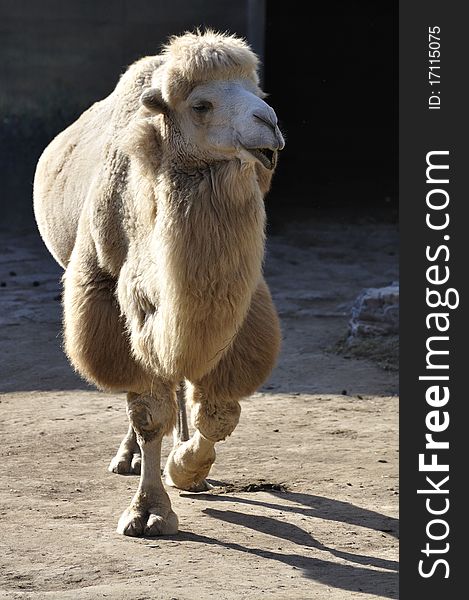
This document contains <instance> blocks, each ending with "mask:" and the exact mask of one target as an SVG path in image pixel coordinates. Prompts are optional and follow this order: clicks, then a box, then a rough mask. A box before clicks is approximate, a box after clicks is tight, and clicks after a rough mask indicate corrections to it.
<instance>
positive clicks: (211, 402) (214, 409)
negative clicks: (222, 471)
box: [165, 385, 241, 492]
mask: <svg viewBox="0 0 469 600" xmlns="http://www.w3.org/2000/svg"><path fill="white" fill-rule="evenodd" d="M188 390H189V395H190V396H191V400H192V403H193V407H192V421H193V424H194V427H195V428H196V431H195V433H194V435H193V436H192V437H191V438H190V439H189V440H187V441H183V440H181V439H179V440H176V443H175V446H174V448H173V450H172V451H171V454H170V455H169V457H168V461H167V463H166V467H165V481H166V483H167V484H168V485H171V486H173V487H177V488H179V489H182V490H188V491H191V492H203V491H207V490H209V489H211V488H212V486H211V485H210V484H209V483H208V482H207V481H206V479H205V478H206V477H207V476H208V474H209V472H210V469H211V467H212V464H213V463H214V462H215V458H216V452H215V444H216V443H217V442H219V441H221V440H224V439H225V438H226V437H228V436H229V435H230V434H231V433H232V432H233V431H234V429H235V427H236V425H237V424H238V421H239V415H240V412H241V407H240V405H239V402H238V401H237V400H232V399H230V400H227V399H223V398H214V397H212V398H210V397H208V396H207V395H206V393H204V392H205V390H204V391H202V389H201V388H200V387H199V386H196V385H189V386H188Z"/></svg>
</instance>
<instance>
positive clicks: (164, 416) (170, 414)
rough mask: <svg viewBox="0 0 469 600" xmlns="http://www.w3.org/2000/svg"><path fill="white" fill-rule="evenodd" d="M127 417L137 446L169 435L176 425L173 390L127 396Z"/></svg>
mask: <svg viewBox="0 0 469 600" xmlns="http://www.w3.org/2000/svg"><path fill="white" fill-rule="evenodd" d="M127 415H128V417H129V421H130V423H131V425H132V427H133V429H134V431H135V433H136V435H137V440H138V442H139V444H142V443H145V442H151V441H152V440H153V439H154V438H156V437H160V438H161V437H163V436H165V435H168V434H169V433H171V431H172V430H173V429H174V427H175V425H176V415H177V406H176V399H175V392H174V390H173V389H166V390H159V391H158V393H157V394H156V393H152V394H134V393H129V394H128V395H127Z"/></svg>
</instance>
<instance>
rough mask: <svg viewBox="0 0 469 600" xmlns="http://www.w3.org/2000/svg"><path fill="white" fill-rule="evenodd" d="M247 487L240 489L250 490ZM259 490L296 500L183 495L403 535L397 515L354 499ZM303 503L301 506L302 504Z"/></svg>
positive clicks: (200, 494)
mask: <svg viewBox="0 0 469 600" xmlns="http://www.w3.org/2000/svg"><path fill="white" fill-rule="evenodd" d="M209 482H210V483H211V484H212V485H217V486H219V485H220V486H223V485H226V483H223V482H219V481H213V480H209ZM246 487H249V486H244V487H243V489H240V490H239V491H246V489H245V488H246ZM258 487H259V488H260V489H259V491H268V493H269V494H270V495H271V496H273V498H274V499H277V498H278V499H279V500H288V501H289V502H291V503H292V504H285V503H283V502H276V501H275V500H273V501H272V502H266V501H263V500H257V499H254V498H241V497H239V496H232V495H229V494H225V493H221V494H220V493H218V494H217V493H216V492H215V493H213V492H212V493H209V494H206V493H198V494H197V493H189V492H185V493H181V497H185V496H190V497H191V498H192V499H197V498H198V499H202V498H203V500H204V501H209V502H211V501H218V502H237V503H240V504H248V505H251V506H263V507H264V508H269V509H272V510H280V511H283V512H293V513H296V514H301V515H304V516H306V517H315V518H317V519H323V520H327V521H337V522H341V523H348V524H349V525H356V526H359V527H366V528H367V529H373V530H375V531H381V532H383V533H388V534H390V535H392V536H393V537H395V538H398V537H399V520H398V519H396V518H394V517H388V516H387V515H383V514H381V513H379V512H376V511H373V510H369V509H367V508H362V507H360V506H356V505H354V504H351V503H350V502H343V501H341V500H332V499H331V498H326V497H324V496H316V495H314V494H302V493H299V492H274V491H270V490H263V489H262V485H260V486H258ZM298 505H301V506H298Z"/></svg>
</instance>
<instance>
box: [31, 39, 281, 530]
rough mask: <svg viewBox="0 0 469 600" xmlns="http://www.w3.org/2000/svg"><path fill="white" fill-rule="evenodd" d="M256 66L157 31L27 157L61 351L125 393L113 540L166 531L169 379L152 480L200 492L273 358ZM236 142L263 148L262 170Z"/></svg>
mask: <svg viewBox="0 0 469 600" xmlns="http://www.w3.org/2000/svg"><path fill="white" fill-rule="evenodd" d="M257 63H258V61H257V57H256V56H255V55H254V54H253V53H252V51H251V50H250V49H249V47H248V46H247V44H246V43H245V42H244V41H242V40H240V39H238V38H235V37H232V36H226V35H222V34H217V33H214V32H207V33H205V34H201V33H200V32H197V33H195V34H185V35H184V36H181V37H175V38H172V39H171V41H170V43H169V44H168V45H167V46H166V47H165V48H164V50H163V52H162V54H161V55H159V56H155V57H147V58H144V59H142V60H140V61H138V62H137V63H135V64H134V65H132V66H131V67H130V68H129V69H128V71H127V72H126V73H125V74H124V75H123V76H122V78H121V80H120V81H119V83H118V85H117V86H116V89H115V90H114V92H113V93H112V94H111V95H110V96H108V97H107V98H106V99H104V100H103V101H101V102H98V103H96V104H95V105H93V106H92V107H91V108H90V109H89V110H88V111H86V112H85V113H84V114H83V115H82V116H81V117H80V118H79V119H78V120H77V121H76V122H75V123H74V124H73V125H71V126H70V127H69V128H68V129H66V130H65V131H64V132H62V133H61V134H60V135H59V136H57V138H56V139H55V140H53V141H52V143H51V144H50V145H49V147H48V148H47V149H46V150H45V152H44V154H43V155H42V157H41V159H40V161H39V163H38V167H37V172H36V177H35V185H34V200H35V214H36V219H37V223H38V226H39V230H40V232H41V234H42V236H43V239H44V241H45V243H46V245H47V247H48V248H49V250H50V251H51V253H52V254H53V256H54V257H55V258H56V260H57V261H58V262H59V263H60V264H61V265H62V266H63V267H64V268H65V274H64V278H63V281H64V337H65V349H66V352H67V354H68V356H69V358H70V361H71V362H72V364H73V365H74V367H75V368H76V369H77V371H78V372H79V373H80V374H81V375H82V376H83V377H85V378H86V379H87V380H88V381H90V382H92V383H94V384H95V385H97V386H98V387H100V388H102V389H105V390H112V391H125V392H128V396H127V397H128V401H127V404H128V416H129V421H130V423H131V426H132V427H131V428H130V429H129V432H128V434H127V436H126V438H125V439H124V440H123V442H122V444H121V447H120V449H119V451H118V454H117V456H116V458H115V459H114V460H113V462H112V463H111V468H112V470H113V471H115V472H129V471H131V470H132V468H133V467H132V465H131V462H132V457H131V455H132V454H133V453H134V451H135V450H136V442H137V441H138V444H139V446H140V449H141V452H142V457H143V466H142V477H141V483H140V486H139V489H138V491H137V494H136V496H135V497H134V500H133V502H132V504H131V506H130V508H129V509H128V510H127V511H125V512H124V514H123V515H122V517H121V520H120V522H119V526H118V530H119V531H120V532H121V533H125V534H128V535H140V534H142V533H146V534H147V535H157V534H164V533H174V532H175V530H176V529H177V518H176V516H175V515H174V513H173V512H172V510H171V506H170V503H169V498H168V496H167V494H166V492H165V491H164V488H163V486H162V484H161V479H160V476H159V462H158V461H159V456H160V444H161V438H162V436H163V435H166V434H167V433H168V432H170V431H171V429H172V428H173V427H174V425H175V422H176V411H177V405H176V389H177V387H178V385H179V384H180V382H181V381H183V380H186V382H187V383H186V388H187V395H188V398H189V400H190V401H191V403H192V405H193V411H192V416H193V424H194V426H195V428H196V434H195V435H194V437H193V438H192V439H191V440H187V441H185V440H182V439H180V440H178V442H177V444H176V446H175V449H174V450H173V453H172V455H171V456H170V458H169V460H168V464H167V469H166V472H167V482H168V483H170V484H173V485H178V486H179V487H182V488H184V489H200V486H202V488H203V487H204V486H205V485H206V484H205V482H204V477H205V476H206V475H207V474H208V471H209V469H210V465H211V464H212V462H213V460H214V459H215V453H214V443H215V442H216V441H218V440H221V439H224V438H225V437H226V436H228V435H230V433H231V432H232V431H233V429H234V428H235V426H236V424H237V422H238V419H239V412H240V407H239V402H238V401H239V400H240V399H241V398H243V397H246V396H248V395H250V394H252V393H253V392H254V391H255V389H256V388H257V387H258V386H259V385H260V384H261V383H262V382H263V381H264V380H265V378H266V377H267V376H268V374H269V373H270V370H271V369H272V366H273V364H274V362H275V359H276V356H277V353H278V348H279V339H280V335H279V325H278V319H277V316H276V312H275V309H274V307H273V304H272V300H271V297H270V294H269V290H268V287H267V285H266V283H265V281H264V279H263V277H262V261H263V254H264V226H265V211H264V204H263V196H264V194H265V193H266V191H267V190H268V187H269V185H270V180H271V176H272V172H273V168H274V166H275V152H276V150H277V149H281V148H282V147H283V138H282V136H281V134H280V132H279V130H278V127H277V124H276V118H275V114H274V113H273V111H272V109H271V108H270V107H268V105H266V104H265V102H263V100H261V97H262V96H263V93H262V92H261V90H260V89H259V88H258V77H257V72H256V68H257ZM140 98H141V101H140ZM250 148H254V149H255V148H268V149H269V150H270V151H271V152H272V153H273V156H274V158H272V165H271V167H270V169H269V168H267V167H266V166H265V165H264V164H262V162H260V160H259V159H257V160H256V159H255V158H254V155H253V154H252V152H251V151H250ZM132 464H134V463H132ZM135 470H138V469H137V467H135Z"/></svg>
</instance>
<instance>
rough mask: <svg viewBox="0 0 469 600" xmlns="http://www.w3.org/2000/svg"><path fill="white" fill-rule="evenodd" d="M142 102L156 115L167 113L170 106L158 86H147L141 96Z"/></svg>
mask: <svg viewBox="0 0 469 600" xmlns="http://www.w3.org/2000/svg"><path fill="white" fill-rule="evenodd" d="M140 104H142V105H143V106H144V107H145V108H146V109H147V110H149V111H150V112H152V113H154V114H155V115H158V114H160V113H165V112H166V111H167V108H168V106H167V104H166V102H165V101H164V100H163V96H162V95H161V90H159V89H157V88H147V89H146V90H144V91H143V94H142V95H141V96H140Z"/></svg>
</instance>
